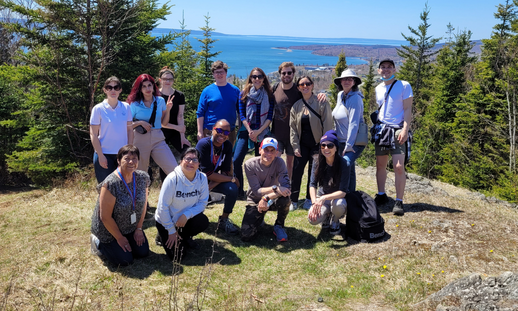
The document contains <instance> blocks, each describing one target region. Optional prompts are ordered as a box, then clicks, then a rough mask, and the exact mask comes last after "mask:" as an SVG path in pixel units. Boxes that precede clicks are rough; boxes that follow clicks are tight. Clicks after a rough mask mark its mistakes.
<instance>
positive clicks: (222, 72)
mask: <svg viewBox="0 0 518 311" xmlns="http://www.w3.org/2000/svg"><path fill="white" fill-rule="evenodd" d="M225 73H226V71H225V70H217V71H214V72H213V74H215V75H224V74H225Z"/></svg>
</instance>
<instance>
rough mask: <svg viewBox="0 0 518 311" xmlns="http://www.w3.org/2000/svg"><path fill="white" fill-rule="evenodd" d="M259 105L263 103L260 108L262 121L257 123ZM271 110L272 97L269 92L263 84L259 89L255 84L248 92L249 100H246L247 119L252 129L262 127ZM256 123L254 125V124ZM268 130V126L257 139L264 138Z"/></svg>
mask: <svg viewBox="0 0 518 311" xmlns="http://www.w3.org/2000/svg"><path fill="white" fill-rule="evenodd" d="M257 105H261V108H260V113H261V115H260V117H259V118H260V123H259V124H257ZM269 110H270V99H269V98H268V93H267V92H266V90H265V89H264V87H262V86H261V88H260V89H259V90H257V89H256V88H255V87H254V86H252V88H251V89H250V91H249V92H248V96H247V100H246V120H247V121H248V124H250V127H251V128H252V129H258V128H260V127H261V126H262V125H263V124H264V122H266V117H268V111H269ZM252 125H254V126H252ZM267 132H268V128H266V129H265V130H264V131H263V132H262V133H260V134H259V135H258V136H257V141H259V140H260V139H262V138H264V135H263V134H265V135H266V133H267Z"/></svg>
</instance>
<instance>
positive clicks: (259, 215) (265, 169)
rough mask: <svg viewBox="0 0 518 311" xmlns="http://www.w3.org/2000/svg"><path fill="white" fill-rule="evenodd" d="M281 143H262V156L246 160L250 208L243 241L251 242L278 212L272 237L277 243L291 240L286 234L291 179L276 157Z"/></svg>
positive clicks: (243, 229)
mask: <svg viewBox="0 0 518 311" xmlns="http://www.w3.org/2000/svg"><path fill="white" fill-rule="evenodd" d="M278 146H279V145H278V142H277V140H276V139H275V138H272V137H267V138H265V139H263V141H262V142H261V145H260V147H259V156H257V157H254V158H251V159H249V160H247V161H246V162H245V164H244V167H245V173H246V177H247V179H248V186H249V187H248V193H247V201H246V203H247V205H246V211H245V215H244V216H243V223H242V224H241V239H242V240H243V241H250V240H252V239H253V238H255V237H256V236H257V234H258V233H259V228H260V227H261V224H262V223H263V221H264V215H265V214H266V212H268V211H277V219H276V220H275V225H274V226H273V233H274V234H275V235H276V237H277V241H278V242H285V241H287V240H288V235H287V234H286V231H285V230H284V221H285V220H286V216H288V213H289V208H290V203H291V202H290V194H291V191H290V179H289V178H288V170H287V169H286V164H285V163H284V160H283V159H282V158H280V157H277V151H278Z"/></svg>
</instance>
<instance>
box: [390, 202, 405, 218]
mask: <svg viewBox="0 0 518 311" xmlns="http://www.w3.org/2000/svg"><path fill="white" fill-rule="evenodd" d="M392 212H393V213H394V215H396V216H403V215H405V209H404V208H403V201H399V200H396V203H395V204H394V207H393V208H392Z"/></svg>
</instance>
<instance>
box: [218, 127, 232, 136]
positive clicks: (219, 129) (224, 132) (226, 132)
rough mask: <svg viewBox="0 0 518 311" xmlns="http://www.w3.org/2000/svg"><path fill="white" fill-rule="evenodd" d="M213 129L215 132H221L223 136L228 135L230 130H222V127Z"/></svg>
mask: <svg viewBox="0 0 518 311" xmlns="http://www.w3.org/2000/svg"><path fill="white" fill-rule="evenodd" d="M215 130H216V133H218V134H223V135H225V136H228V135H229V134H230V131H226V130H224V129H222V128H215Z"/></svg>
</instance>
